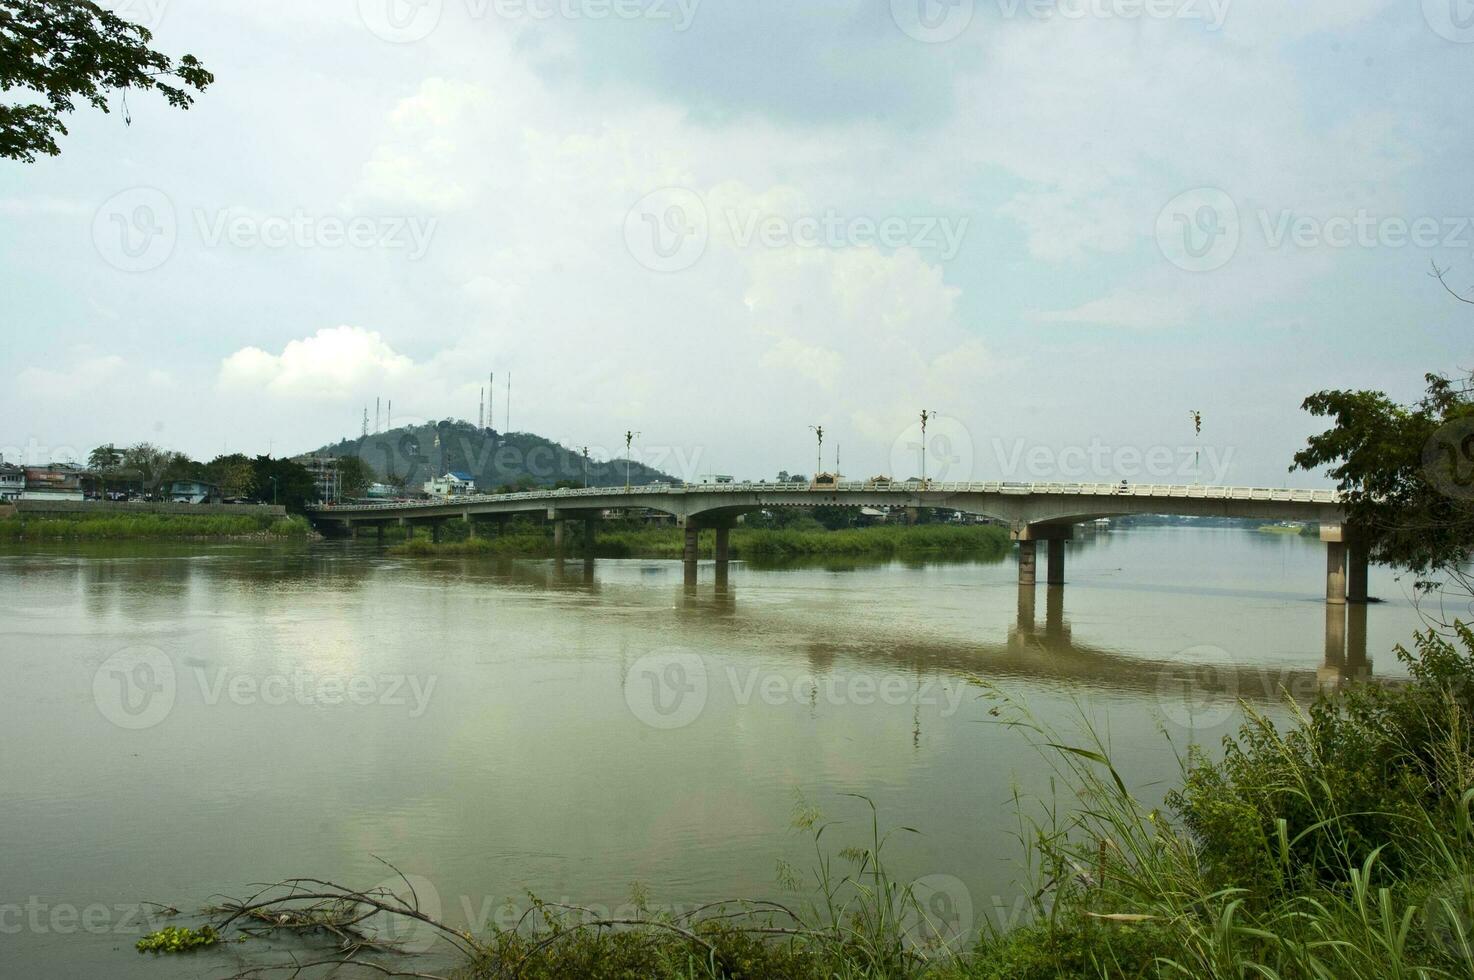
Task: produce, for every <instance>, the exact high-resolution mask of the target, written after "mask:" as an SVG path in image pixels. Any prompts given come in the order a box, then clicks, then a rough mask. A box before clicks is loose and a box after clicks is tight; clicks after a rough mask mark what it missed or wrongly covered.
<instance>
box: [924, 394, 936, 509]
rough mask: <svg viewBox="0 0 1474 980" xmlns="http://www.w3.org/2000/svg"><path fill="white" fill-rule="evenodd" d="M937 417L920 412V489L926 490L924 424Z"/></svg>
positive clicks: (934, 413) (933, 414)
mask: <svg viewBox="0 0 1474 980" xmlns="http://www.w3.org/2000/svg"><path fill="white" fill-rule="evenodd" d="M936 417H937V413H936V412H928V411H927V410H926V409H924V408H923V409H922V410H921V489H923V490H925V489H926V423H928V422H930V421H931V420H932V419H934V418H936Z"/></svg>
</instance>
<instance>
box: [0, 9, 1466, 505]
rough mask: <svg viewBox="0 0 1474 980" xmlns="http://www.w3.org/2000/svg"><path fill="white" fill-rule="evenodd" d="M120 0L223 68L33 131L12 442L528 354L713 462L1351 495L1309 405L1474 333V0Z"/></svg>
mask: <svg viewBox="0 0 1474 980" xmlns="http://www.w3.org/2000/svg"><path fill="white" fill-rule="evenodd" d="M107 5H108V6H110V7H112V8H113V9H116V10H118V12H120V13H121V14H123V15H124V16H125V17H128V18H129V19H133V20H136V21H139V22H142V23H144V24H145V25H146V26H148V27H149V28H150V29H151V30H153V31H154V32H155V43H156V46H158V47H160V48H161V49H162V50H164V51H166V52H168V53H170V54H173V55H176V56H177V55H181V54H184V53H192V54H194V55H196V56H197V57H199V58H200V59H201V60H203V61H204V62H205V64H206V66H207V67H208V68H210V69H211V70H212V71H213V72H214V73H215V76H216V82H215V84H214V85H213V86H211V87H210V88H209V90H208V91H206V92H205V93H204V94H203V95H201V96H199V97H198V99H197V102H196V105H195V106H194V108H192V109H191V110H190V111H188V112H179V111H176V110H172V109H170V108H169V107H168V106H167V105H165V103H164V102H163V100H162V99H160V98H157V97H153V96H148V95H140V94H138V93H134V94H133V95H132V96H131V97H130V98H129V99H128V101H127V105H126V115H127V116H128V117H129V118H130V119H131V122H125V112H124V109H125V107H124V106H123V104H122V100H121V99H116V98H115V99H114V103H113V105H114V111H113V112H112V113H110V114H103V113H101V112H98V111H95V110H92V109H83V110H80V111H78V112H77V113H75V114H74V115H73V116H71V117H69V118H68V120H67V125H68V127H69V129H70V132H69V134H68V135H66V136H65V137H62V138H61V147H62V154H61V156H59V157H55V158H49V157H48V158H41V159H40V160H38V161H37V162H36V163H33V164H22V163H16V162H0V256H3V267H0V337H3V342H4V357H3V362H0V363H3V366H4V375H5V379H4V380H5V383H4V384H3V385H0V452H3V454H4V458H5V459H6V460H7V461H18V460H24V461H26V462H43V461H46V460H48V459H57V460H62V459H68V458H71V459H85V458H86V454H87V452H88V451H89V450H90V449H91V448H92V447H94V446H96V445H99V444H103V443H108V442H111V443H115V444H118V445H127V444H131V443H135V442H139V441H149V442H153V443H155V444H158V445H162V446H165V447H168V448H172V449H177V450H180V451H183V452H186V453H189V454H191V455H193V456H195V457H197V458H204V459H208V458H210V457H212V456H214V455H216V454H218V453H221V452H226V451H228V452H246V453H252V454H260V453H268V452H269V453H273V454H275V455H290V454H294V453H298V452H302V451H305V450H309V449H311V448H314V447H317V446H320V445H323V444H325V443H328V442H331V441H334V440H337V439H339V438H343V437H345V436H352V435H356V434H357V433H359V432H360V431H361V427H362V424H363V416H364V411H365V408H367V411H368V413H369V416H370V417H369V427H370V428H373V427H374V425H375V420H374V402H375V399H376V398H378V399H382V400H383V401H385V402H387V401H391V400H392V402H393V406H394V408H393V411H394V415H393V421H394V424H396V425H399V424H403V423H407V422H420V421H424V420H438V419H444V418H460V419H466V420H470V421H476V420H477V418H478V412H479V405H480V397H481V394H480V390H481V388H482V387H483V386H484V385H486V383H487V376H488V374H490V373H492V372H495V376H496V388H495V397H494V399H493V404H494V406H495V412H494V420H495V424H496V427H497V428H499V429H500V428H504V427H505V426H506V425H507V424H508V421H510V426H511V428H512V429H513V430H517V431H530V432H536V433H538V434H540V435H544V436H547V437H550V438H554V439H558V440H560V441H563V442H565V443H567V444H569V445H574V446H579V447H582V446H589V447H590V451H591V452H592V453H593V455H594V456H595V457H617V456H622V455H623V453H624V448H625V446H624V434H625V433H626V432H627V431H632V432H635V433H638V435H637V437H636V438H635V439H634V440H633V450H632V451H633V453H634V455H635V456H636V458H640V459H644V460H645V461H646V462H648V463H650V464H651V465H655V466H657V467H659V468H662V469H664V470H666V471H667V472H671V473H674V474H676V475H678V476H681V477H684V478H687V479H693V480H695V479H700V478H701V477H702V476H705V475H709V474H732V475H735V476H737V477H739V478H753V479H757V478H764V477H766V478H769V479H771V478H772V476H773V475H774V474H776V473H777V472H778V471H779V470H780V469H786V470H803V471H806V472H807V471H812V470H813V469H814V468H815V467H816V466H818V465H821V460H820V457H819V453H818V450H819V446H818V441H817V439H816V433H815V432H814V431H813V429H814V428H815V427H821V426H822V428H823V430H824V442H823V446H822V466H823V468H824V469H826V470H832V469H834V468H835V467H836V465H837V466H838V468H839V469H840V470H842V471H843V472H844V473H845V474H846V475H848V476H851V477H854V478H866V477H869V476H873V475H881V474H885V475H891V476H894V477H897V478H905V477H907V476H912V475H918V473H919V471H920V469H921V466H922V458H921V457H922V452H921V446H922V445H925V447H926V455H927V460H926V463H925V466H926V468H927V471H928V472H927V475H928V476H930V477H932V478H935V479H946V480H1000V479H1001V480H1015V481H1043V480H1064V481H1077V480H1084V481H1092V482H1096V481H1099V482H1116V481H1118V480H1120V479H1123V478H1124V479H1129V480H1130V481H1131V482H1133V483H1173V484H1185V483H1200V482H1201V483H1215V484H1233V485H1253V486H1270V487H1275V486H1323V485H1326V482H1327V481H1326V479H1325V477H1324V475H1322V474H1305V473H1290V472H1288V466H1289V463H1290V457H1291V456H1292V455H1293V453H1294V452H1295V451H1296V450H1297V449H1298V448H1300V447H1301V446H1302V445H1303V444H1304V440H1305V438H1306V436H1307V435H1309V434H1311V433H1313V432H1317V431H1320V430H1321V429H1322V428H1324V427H1325V426H1324V424H1323V423H1321V422H1320V421H1318V420H1316V419H1313V418H1310V417H1308V416H1307V415H1306V414H1305V413H1303V412H1302V411H1301V410H1300V403H1301V401H1302V400H1303V399H1304V397H1305V396H1306V395H1307V394H1309V393H1311V392H1314V391H1318V390H1321V389H1325V388H1376V389H1380V390H1384V391H1386V392H1388V393H1389V394H1391V395H1393V396H1394V397H1397V398H1399V399H1403V400H1411V399H1413V398H1415V397H1416V396H1417V395H1418V394H1419V393H1420V391H1421V389H1422V386H1423V384H1422V377H1423V375H1424V374H1425V373H1426V372H1429V371H1440V372H1452V371H1458V370H1461V369H1464V370H1466V369H1468V368H1470V367H1474V357H1471V356H1470V354H1471V342H1470V336H1471V331H1470V326H1471V322H1474V321H1471V308H1470V307H1468V306H1466V305H1463V304H1459V303H1457V302H1455V301H1454V300H1452V299H1451V298H1450V297H1449V296H1448V295H1447V294H1446V293H1445V292H1443V290H1442V288H1441V287H1440V286H1439V284H1438V283H1437V282H1436V281H1435V280H1433V279H1432V278H1430V276H1429V271H1430V269H1431V268H1432V267H1433V266H1435V265H1436V266H1437V267H1439V268H1447V269H1449V270H1450V271H1449V281H1450V282H1451V283H1452V284H1454V285H1457V286H1460V287H1463V286H1466V285H1468V286H1474V262H1471V255H1474V224H1471V216H1474V184H1471V182H1470V180H1469V177H1468V162H1469V159H1470V151H1471V149H1474V140H1471V137H1470V134H1469V124H1468V122H1467V105H1466V103H1467V100H1466V98H1465V97H1464V96H1465V94H1466V92H1467V88H1468V81H1469V77H1470V69H1471V68H1474V8H1471V5H1470V2H1469V0H1334V2H1332V0H1313V2H1303V3H1300V2H1297V3H1292V2H1289V0H1058V2H1056V0H806V2H794V0H312V2H310V3H304V2H302V0H210V2H208V3H203V2H189V3H186V2H183V0H109V2H108V3H107ZM509 377H510V380H511V392H510V406H508V393H507V391H506V389H505V383H506V381H507V379H508V378H509ZM508 408H510V420H508V416H507V412H508ZM922 411H927V412H929V413H935V415H934V416H933V417H930V418H929V422H928V429H927V434H926V437H925V441H924V442H923V439H922V434H921V423H920V414H921V412H922ZM1194 412H1200V413H1201V417H1202V433H1201V435H1200V436H1199V435H1197V434H1196V433H1195V431H1194V422H1193V417H1192V416H1193V413H1194ZM380 424H384V420H383V419H382V416H381V422H380ZM836 453H838V459H837V460H836Z"/></svg>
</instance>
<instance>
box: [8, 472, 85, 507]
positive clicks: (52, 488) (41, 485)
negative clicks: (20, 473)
mask: <svg viewBox="0 0 1474 980" xmlns="http://www.w3.org/2000/svg"><path fill="white" fill-rule="evenodd" d="M24 476H25V489H24V490H22V491H21V495H20V499H21V500H83V499H85V497H84V495H83V493H82V471H81V470H78V469H74V468H73V467H70V466H63V465H61V464H56V463H53V464H52V465H50V466H27V467H26V468H25V473H24Z"/></svg>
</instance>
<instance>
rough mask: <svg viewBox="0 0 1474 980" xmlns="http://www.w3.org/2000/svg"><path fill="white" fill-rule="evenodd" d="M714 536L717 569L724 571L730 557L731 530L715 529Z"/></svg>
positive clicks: (725, 528)
mask: <svg viewBox="0 0 1474 980" xmlns="http://www.w3.org/2000/svg"><path fill="white" fill-rule="evenodd" d="M716 534H717V544H716V559H717V568H718V569H720V570H722V571H725V570H726V568H727V561H728V559H730V558H731V557H732V529H731V528H729V527H719V528H717V531H716Z"/></svg>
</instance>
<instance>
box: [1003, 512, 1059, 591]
mask: <svg viewBox="0 0 1474 980" xmlns="http://www.w3.org/2000/svg"><path fill="white" fill-rule="evenodd" d="M1010 536H1011V537H1012V538H1013V540H1015V541H1017V542H1018V582H1019V585H1033V584H1034V583H1035V582H1036V581H1037V580H1038V565H1039V549H1038V542H1040V541H1043V542H1045V543H1046V546H1047V549H1048V556H1049V568H1048V571H1047V579H1048V583H1049V584H1050V585H1064V584H1065V542H1066V541H1069V540H1070V539H1071V538H1073V537H1074V536H1075V529H1074V527H1073V526H1072V525H1069V524H1027V525H1025V526H1023V527H1016V528H1014V529H1013V531H1012V532H1011V533H1010Z"/></svg>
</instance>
